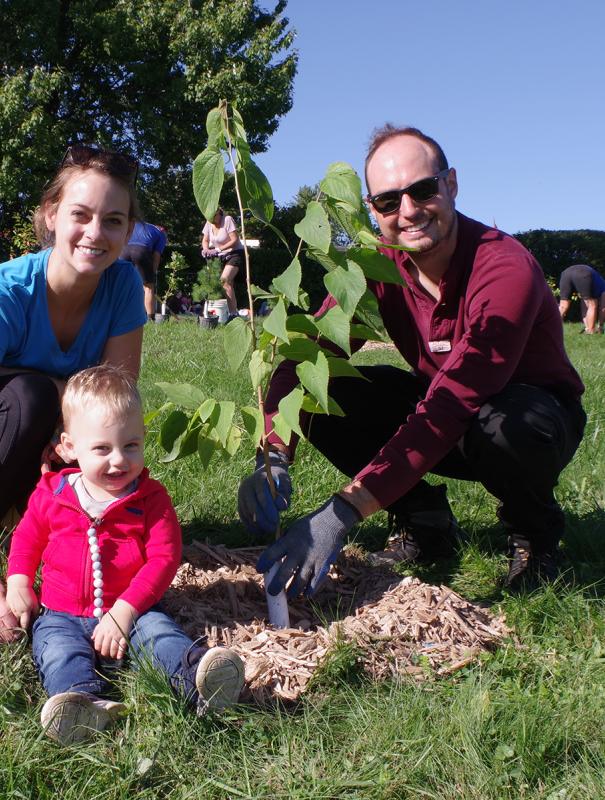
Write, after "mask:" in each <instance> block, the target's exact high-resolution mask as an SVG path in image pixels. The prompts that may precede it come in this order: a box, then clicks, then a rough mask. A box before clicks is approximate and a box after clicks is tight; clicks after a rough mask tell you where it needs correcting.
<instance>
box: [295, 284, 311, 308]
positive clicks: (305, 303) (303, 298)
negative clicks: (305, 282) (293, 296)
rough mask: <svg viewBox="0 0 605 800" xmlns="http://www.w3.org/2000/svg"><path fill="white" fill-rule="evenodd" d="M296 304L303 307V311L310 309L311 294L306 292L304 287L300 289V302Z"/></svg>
mask: <svg viewBox="0 0 605 800" xmlns="http://www.w3.org/2000/svg"><path fill="white" fill-rule="evenodd" d="M296 305H297V306H298V307H299V308H302V309H303V311H308V310H309V294H308V292H305V290H304V289H300V291H299V292H298V302H297V303H296Z"/></svg>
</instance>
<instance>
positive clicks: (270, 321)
mask: <svg viewBox="0 0 605 800" xmlns="http://www.w3.org/2000/svg"><path fill="white" fill-rule="evenodd" d="M286 318H287V314H286V306H285V304H284V301H283V300H282V299H281V297H280V298H279V300H278V301H277V303H276V304H275V306H274V308H273V311H272V312H271V313H270V314H269V316H268V317H267V318H266V319H265V321H264V322H263V328H264V329H265V330H266V331H268V332H269V333H271V334H273V336H276V337H277V338H278V339H281V341H282V342H289V341H290V340H289V338H288V331H287V329H286Z"/></svg>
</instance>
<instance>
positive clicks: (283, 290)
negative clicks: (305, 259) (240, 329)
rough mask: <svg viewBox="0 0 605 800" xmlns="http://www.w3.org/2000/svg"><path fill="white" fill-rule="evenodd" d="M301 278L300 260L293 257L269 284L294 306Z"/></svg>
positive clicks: (296, 301)
mask: <svg viewBox="0 0 605 800" xmlns="http://www.w3.org/2000/svg"><path fill="white" fill-rule="evenodd" d="M301 278H302V269H301V266H300V261H299V260H298V258H294V259H293V260H292V261H291V262H290V264H289V265H288V267H287V268H286V269H285V270H284V271H283V272H282V274H281V275H278V276H277V278H273V283H272V284H271V285H272V288H273V289H274V290H275V291H276V292H279V293H280V294H283V295H285V296H286V297H287V299H288V300H289V301H290V302H291V303H292V305H294V306H295V305H297V303H298V292H299V289H300V281H301ZM227 327H229V326H227Z"/></svg>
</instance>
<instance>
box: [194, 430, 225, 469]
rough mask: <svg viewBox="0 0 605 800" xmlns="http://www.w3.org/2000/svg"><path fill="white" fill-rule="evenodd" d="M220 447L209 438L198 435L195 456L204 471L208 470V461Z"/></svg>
mask: <svg viewBox="0 0 605 800" xmlns="http://www.w3.org/2000/svg"><path fill="white" fill-rule="evenodd" d="M218 447H220V445H219V444H218V442H217V441H215V440H214V439H211V438H210V437H209V436H203V435H202V434H200V435H199V437H198V441H197V454H198V456H199V459H200V461H201V462H202V466H203V467H204V469H207V468H208V464H209V463H210V459H211V458H212V456H213V455H214V454H215V452H216V450H217V448H218Z"/></svg>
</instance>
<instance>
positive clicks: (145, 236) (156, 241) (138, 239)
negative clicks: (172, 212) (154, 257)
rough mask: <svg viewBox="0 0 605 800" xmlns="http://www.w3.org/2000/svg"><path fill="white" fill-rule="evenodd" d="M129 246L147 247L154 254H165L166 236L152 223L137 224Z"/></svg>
mask: <svg viewBox="0 0 605 800" xmlns="http://www.w3.org/2000/svg"><path fill="white" fill-rule="evenodd" d="M128 244H135V245H137V246H138V247H146V248H147V250H151V251H152V252H154V253H163V252H164V248H165V247H166V234H165V233H164V231H161V230H160V229H159V228H157V227H156V226H155V225H152V224H151V222H137V223H136V225H135V226H134V230H133V231H132V234H131V235H130V239H129V240H128Z"/></svg>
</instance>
